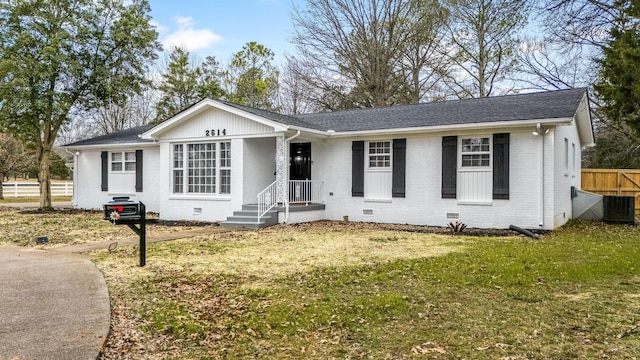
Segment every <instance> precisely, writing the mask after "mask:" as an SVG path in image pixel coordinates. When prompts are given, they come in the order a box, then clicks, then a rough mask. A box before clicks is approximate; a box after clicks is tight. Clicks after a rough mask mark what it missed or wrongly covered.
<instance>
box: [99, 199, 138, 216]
mask: <svg viewBox="0 0 640 360" xmlns="http://www.w3.org/2000/svg"><path fill="white" fill-rule="evenodd" d="M103 207H104V219H105V220H110V221H113V222H124V221H139V220H140V219H141V218H142V211H141V208H140V203H137V202H133V201H131V200H129V197H128V196H123V197H114V198H113V200H112V201H109V203H107V204H104V205H103Z"/></svg>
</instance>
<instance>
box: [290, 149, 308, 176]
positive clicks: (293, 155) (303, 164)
mask: <svg viewBox="0 0 640 360" xmlns="http://www.w3.org/2000/svg"><path fill="white" fill-rule="evenodd" d="M289 150H290V151H289V179H290V180H311V143H294V144H291V147H290V149H289Z"/></svg>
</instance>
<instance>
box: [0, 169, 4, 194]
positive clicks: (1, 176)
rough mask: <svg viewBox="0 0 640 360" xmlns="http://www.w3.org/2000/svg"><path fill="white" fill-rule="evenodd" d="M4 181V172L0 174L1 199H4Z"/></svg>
mask: <svg viewBox="0 0 640 360" xmlns="http://www.w3.org/2000/svg"><path fill="white" fill-rule="evenodd" d="M3 183H4V174H0V200H2V199H4V193H3V185H2V184H3Z"/></svg>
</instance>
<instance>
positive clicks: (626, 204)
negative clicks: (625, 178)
mask: <svg viewBox="0 0 640 360" xmlns="http://www.w3.org/2000/svg"><path fill="white" fill-rule="evenodd" d="M635 203H636V199H635V197H633V196H611V195H607V196H605V197H604V199H603V203H602V204H603V205H604V218H603V220H604V221H606V222H613V223H627V224H633V223H634V220H635V205H636V204H635Z"/></svg>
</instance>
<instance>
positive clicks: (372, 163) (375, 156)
mask: <svg viewBox="0 0 640 360" xmlns="http://www.w3.org/2000/svg"><path fill="white" fill-rule="evenodd" d="M369 167H370V168H388V167H391V142H390V141H372V142H369Z"/></svg>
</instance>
